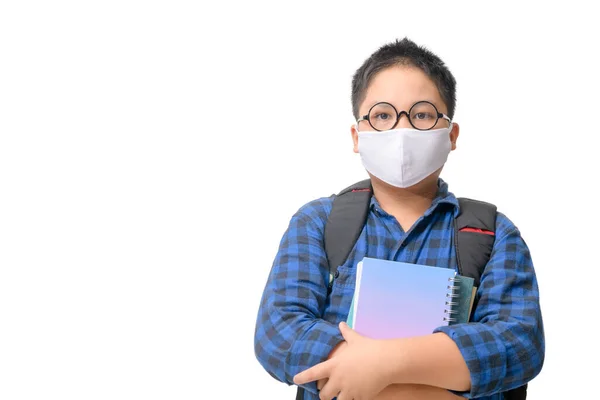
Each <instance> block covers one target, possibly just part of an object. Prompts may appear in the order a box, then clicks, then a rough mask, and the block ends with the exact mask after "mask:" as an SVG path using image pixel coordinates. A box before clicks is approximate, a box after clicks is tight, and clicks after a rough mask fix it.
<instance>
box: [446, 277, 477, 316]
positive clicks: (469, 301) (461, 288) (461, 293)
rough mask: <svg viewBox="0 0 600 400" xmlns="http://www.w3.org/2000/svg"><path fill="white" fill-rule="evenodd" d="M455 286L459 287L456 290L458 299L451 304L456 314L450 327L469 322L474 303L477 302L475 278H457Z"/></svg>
mask: <svg viewBox="0 0 600 400" xmlns="http://www.w3.org/2000/svg"><path fill="white" fill-rule="evenodd" d="M455 279H456V282H455V284H456V285H458V289H457V290H456V292H457V294H458V297H457V298H456V299H455V300H454V301H453V302H452V303H454V304H450V305H451V306H452V307H453V309H454V310H456V313H454V315H453V321H450V325H456V324H461V323H465V322H469V317H470V315H471V311H472V310H473V301H474V300H475V293H476V292H477V287H476V286H473V284H474V280H473V278H470V277H467V276H461V275H457V276H456V278H455Z"/></svg>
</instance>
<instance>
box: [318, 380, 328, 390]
mask: <svg viewBox="0 0 600 400" xmlns="http://www.w3.org/2000/svg"><path fill="white" fill-rule="evenodd" d="M327 380H328V378H324V379H319V381H318V382H317V389H319V390H321V389H323V386H325V384H326V383H327Z"/></svg>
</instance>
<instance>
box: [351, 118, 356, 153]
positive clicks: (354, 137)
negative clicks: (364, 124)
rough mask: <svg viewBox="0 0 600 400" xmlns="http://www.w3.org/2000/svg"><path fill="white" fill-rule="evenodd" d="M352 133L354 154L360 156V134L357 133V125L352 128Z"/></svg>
mask: <svg viewBox="0 0 600 400" xmlns="http://www.w3.org/2000/svg"><path fill="white" fill-rule="evenodd" d="M350 133H351V134H352V142H353V143H354V152H355V153H357V154H358V132H357V131H356V124H355V125H352V127H350Z"/></svg>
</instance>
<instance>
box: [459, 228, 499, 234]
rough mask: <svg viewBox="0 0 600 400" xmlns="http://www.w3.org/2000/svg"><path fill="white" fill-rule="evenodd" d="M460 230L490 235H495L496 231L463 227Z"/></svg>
mask: <svg viewBox="0 0 600 400" xmlns="http://www.w3.org/2000/svg"><path fill="white" fill-rule="evenodd" d="M459 232H475V233H483V234H484V235H490V236H495V234H494V232H492V231H487V230H485V229H479V228H469V227H466V228H462V229H461V230H459Z"/></svg>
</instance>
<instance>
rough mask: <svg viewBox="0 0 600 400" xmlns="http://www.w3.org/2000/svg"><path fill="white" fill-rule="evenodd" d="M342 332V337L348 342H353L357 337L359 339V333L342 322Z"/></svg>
mask: <svg viewBox="0 0 600 400" xmlns="http://www.w3.org/2000/svg"><path fill="white" fill-rule="evenodd" d="M340 332H341V333H342V336H343V337H344V339H345V340H346V342H352V341H353V340H354V339H355V338H356V337H358V336H359V335H358V333H356V331H355V330H354V329H352V328H350V327H349V326H348V324H346V323H345V322H343V321H342V322H340Z"/></svg>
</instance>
